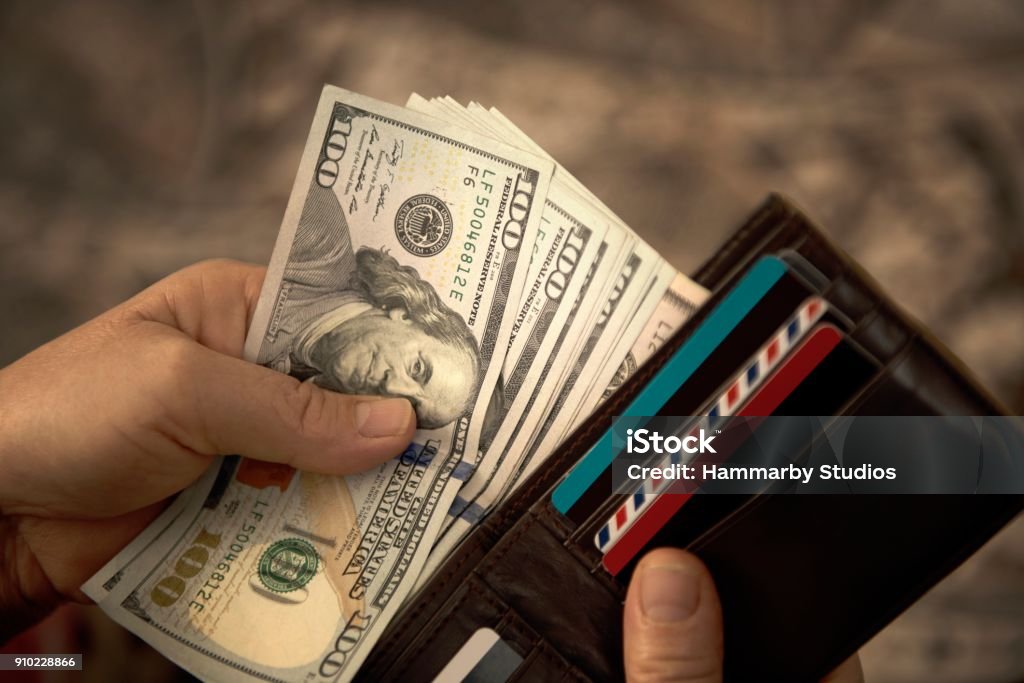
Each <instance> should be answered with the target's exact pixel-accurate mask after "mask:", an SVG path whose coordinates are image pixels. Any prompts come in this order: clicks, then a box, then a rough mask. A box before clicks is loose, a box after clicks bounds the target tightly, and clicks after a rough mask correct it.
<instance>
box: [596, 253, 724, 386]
mask: <svg viewBox="0 0 1024 683" xmlns="http://www.w3.org/2000/svg"><path fill="white" fill-rule="evenodd" d="M707 298H708V291H707V290H706V289H704V288H703V287H701V286H700V285H698V284H697V283H695V282H694V281H693V280H691V279H690V278H688V277H686V276H685V275H683V274H681V273H679V274H677V275H676V277H675V278H674V279H673V280H672V284H670V285H669V287H668V289H667V290H665V294H664V296H662V297H661V301H659V302H658V306H657V308H655V309H654V313H653V314H652V315H651V317H650V318H649V319H648V320H647V323H646V324H645V325H644V327H643V330H641V332H640V335H639V336H638V337H637V338H636V341H635V342H633V346H632V348H630V350H629V353H627V354H626V357H625V358H624V359H623V360H622V362H621V363H620V364H619V367H618V368H617V369H616V371H615V374H614V375H613V376H612V378H611V380H610V381H609V382H608V384H607V386H606V387H605V388H604V390H603V391H602V392H601V396H600V397H599V398H597V399H596V401H595V402H596V404H597V405H600V404H601V403H603V402H604V401H606V400H607V399H608V398H610V397H611V395H612V394H614V393H615V392H616V391H617V390H618V389H619V387H621V386H622V385H623V384H625V383H626V380H628V379H629V378H630V377H631V376H632V375H633V374H634V373H635V372H636V371H637V370H638V369H639V368H640V367H641V366H642V365H643V364H644V363H646V362H647V359H648V358H650V357H651V356H653V355H654V353H655V352H656V351H657V350H658V349H660V348H661V347H662V345H663V344H664V343H665V342H666V341H668V338H669V337H671V336H672V335H673V334H675V333H676V332H677V331H679V328H681V327H682V326H683V323H685V322H686V321H687V320H688V319H689V318H690V316H691V315H693V314H694V312H695V311H696V310H697V309H698V308H699V307H700V306H701V305H703V304H704V302H705V301H706V300H707Z"/></svg>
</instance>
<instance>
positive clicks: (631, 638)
mask: <svg viewBox="0 0 1024 683" xmlns="http://www.w3.org/2000/svg"><path fill="white" fill-rule="evenodd" d="M623 627H624V646H625V652H624V656H625V663H626V680H627V681H629V683H648V682H649V681H679V682H682V681H686V682H688V683H698V682H699V683H711V682H712V681H721V680H722V610H721V607H720V605H719V603H718V593H717V592H716V591H715V584H714V582H713V581H712V580H711V575H710V574H709V573H708V570H707V569H706V568H705V567H704V564H703V563H702V562H701V561H700V560H698V559H697V558H696V557H694V556H693V555H691V554H689V553H686V552H683V551H682V550H676V549H670V548H661V549H658V550H654V551H652V552H651V553H649V554H648V555H647V556H646V557H644V558H643V560H641V561H640V564H639V565H638V566H637V568H636V571H635V572H634V574H633V580H632V581H631V582H630V585H629V592H628V594H627V596H626V611H625V616H624V623H623Z"/></svg>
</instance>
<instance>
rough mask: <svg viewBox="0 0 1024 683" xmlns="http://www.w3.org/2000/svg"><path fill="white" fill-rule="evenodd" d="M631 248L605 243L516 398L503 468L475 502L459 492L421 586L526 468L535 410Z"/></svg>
mask: <svg viewBox="0 0 1024 683" xmlns="http://www.w3.org/2000/svg"><path fill="white" fill-rule="evenodd" d="M629 244H631V242H630V241H629V238H628V236H627V235H626V234H625V233H622V232H611V233H609V234H607V235H606V236H605V239H604V240H603V241H602V242H601V244H600V246H599V248H598V253H597V258H596V259H595V260H594V262H593V264H591V266H590V269H589V270H588V271H587V273H586V276H585V277H584V279H583V282H582V284H581V287H580V290H579V292H578V293H577V295H576V297H575V300H574V302H573V306H572V308H571V309H570V310H569V314H568V316H567V317H566V321H565V323H564V324H563V326H562V328H561V329H560V330H559V331H558V335H557V336H556V337H555V338H554V339H553V344H552V345H551V349H550V352H549V353H547V354H546V357H545V360H544V364H543V366H542V367H541V368H540V373H539V375H538V377H537V384H538V387H537V388H536V389H535V390H534V391H533V392H531V393H530V394H529V395H526V394H525V393H523V394H520V395H519V396H518V397H517V398H518V400H519V401H524V402H525V405H524V406H523V409H522V411H521V417H520V419H519V420H518V421H517V422H516V423H515V424H512V423H509V426H508V427H506V428H510V434H509V436H508V441H507V445H506V446H505V449H504V451H505V453H504V454H505V456H506V457H505V458H504V459H503V460H502V461H501V462H500V463H498V465H497V469H496V471H495V472H494V474H493V476H492V477H491V478H490V481H489V482H488V483H487V485H486V486H485V487H484V489H483V490H482V491H481V492H479V493H478V494H477V495H476V496H475V498H473V499H472V500H467V499H465V498H463V497H462V496H463V494H464V492H463V491H462V490H460V492H459V493H460V495H459V497H457V498H456V503H455V504H453V505H452V507H451V508H450V510H449V514H450V515H452V517H451V524H450V526H449V527H448V528H446V529H445V533H444V534H443V535H442V536H441V537H440V538H439V539H438V541H437V542H436V543H435V545H434V548H433V549H432V550H431V553H430V557H429V558H428V560H427V565H426V567H425V568H424V570H423V574H422V576H421V579H420V584H423V583H426V580H427V579H428V578H429V576H430V575H431V574H432V573H433V571H434V570H435V569H437V567H439V566H440V564H441V563H442V562H443V561H444V559H445V558H446V557H447V556H448V555H449V554H450V552H451V551H452V550H453V549H454V548H455V546H456V545H458V542H459V541H460V540H461V539H462V538H463V536H465V535H466V534H467V533H469V531H471V530H472V528H473V527H474V526H475V525H476V524H477V523H478V522H479V521H480V519H481V518H482V517H483V515H484V513H485V512H486V511H487V510H488V509H490V508H491V507H492V506H493V505H494V504H495V503H496V502H497V501H498V499H499V496H500V494H501V493H502V492H503V491H504V490H505V489H506V487H507V485H508V481H510V480H511V479H513V478H514V477H515V476H516V474H517V472H518V471H519V470H520V468H521V467H522V465H521V459H522V457H523V455H524V451H525V446H527V445H528V444H529V442H530V439H529V437H530V436H532V435H533V433H534V431H535V429H536V426H537V422H538V421H539V419H541V418H542V417H543V414H544V413H543V411H542V410H540V409H538V410H536V411H534V406H535V405H539V406H543V405H544V404H546V403H547V401H548V399H549V397H550V396H551V395H552V394H554V393H555V392H556V391H557V388H558V383H557V380H558V379H559V378H560V377H561V374H562V373H561V372H560V370H561V367H560V361H561V359H563V358H566V357H568V355H570V354H569V352H571V349H572V346H573V345H572V344H571V340H572V339H574V338H576V336H578V335H580V334H583V333H584V331H585V330H586V328H587V326H588V324H587V323H588V320H587V318H586V311H587V310H588V306H587V302H588V301H590V300H592V299H593V298H594V289H596V288H597V286H596V284H595V283H600V282H604V281H605V280H608V279H610V278H611V277H613V276H614V274H615V273H616V272H617V270H618V268H617V260H616V258H615V255H616V254H618V253H620V252H621V251H623V249H624V248H627V250H628V245H629ZM504 426H505V425H503V427H504ZM460 499H461V500H460Z"/></svg>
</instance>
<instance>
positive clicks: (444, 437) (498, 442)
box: [83, 87, 706, 680]
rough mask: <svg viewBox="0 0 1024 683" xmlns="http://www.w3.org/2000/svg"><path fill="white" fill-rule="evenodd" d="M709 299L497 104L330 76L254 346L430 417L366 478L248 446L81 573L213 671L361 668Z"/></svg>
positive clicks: (159, 643) (314, 376) (340, 385)
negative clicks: (395, 95) (460, 546)
mask: <svg viewBox="0 0 1024 683" xmlns="http://www.w3.org/2000/svg"><path fill="white" fill-rule="evenodd" d="M705 297H706V292H705V291H704V290H703V289H702V288H701V287H699V286H697V285H696V284H694V283H693V282H691V281H690V280H688V279H687V278H685V277H683V276H681V275H680V274H678V273H677V272H676V270H675V269H674V268H672V267H671V266H669V265H668V264H667V263H666V262H665V261H664V259H662V258H661V257H660V256H659V255H658V254H657V253H656V252H655V251H654V249H652V248H651V247H650V246H649V245H647V244H646V243H644V242H643V240H641V239H640V238H639V237H638V236H637V235H636V233H634V232H633V231H632V230H631V229H630V228H629V227H628V226H626V225H625V223H623V222H622V220H621V219H620V218H618V217H617V216H615V214H614V213H613V212H612V211H611V210H610V209H608V207H606V206H605V205H604V204H603V203H601V202H600V200H598V199H597V198H596V197H594V196H593V195H592V194H591V193H590V192H589V191H588V190H587V189H586V188H585V187H583V185H582V184H581V183H580V182H579V181H578V180H576V179H575V178H574V177H573V176H572V175H570V174H569V173H568V172H567V171H565V169H563V168H562V167H561V166H559V165H558V164H557V163H555V162H554V161H553V160H552V159H550V157H548V155H547V154H546V153H545V152H544V151H543V150H542V149H540V148H539V147H538V146H537V145H536V143H534V142H533V141H532V140H530V139H529V138H528V137H526V135H525V134H524V133H523V132H522V131H520V130H519V129H517V128H516V127H515V126H514V125H513V124H512V123H511V122H510V121H508V120H507V119H506V118H504V117H503V116H502V115H501V114H500V112H497V111H489V110H485V109H483V108H482V107H479V106H477V105H471V106H470V107H468V108H463V107H461V106H460V105H458V104H457V103H455V102H454V101H450V100H447V99H444V100H432V101H427V100H423V98H418V97H416V96H414V97H413V98H412V99H411V100H410V104H409V108H400V107H394V106H391V105H388V104H384V103H381V102H377V101H375V100H372V99H369V98H366V97H362V96H360V95H356V94H354V93H350V92H347V91H344V90H340V89H337V88H332V87H327V88H325V89H324V93H323V96H322V98H321V101H320V104H319V106H318V108H317V112H316V115H315V117H314V121H313V126H312V128H311V131H310V135H309V139H308V141H307V143H306V148H305V151H304V153H303V157H302V161H301V163H300V165H299V172H298V175H297V177H296V181H295V185H294V188H293V190H292V195H291V199H290V201H289V204H288V208H287V210H286V212H285V217H284V221H283V223H282V227H281V231H280V234H279V236H278V241H277V244H276V246H275V249H274V254H273V256H272V258H271V260H270V266H269V268H268V271H267V276H266V279H265V281H264V283H263V286H262V290H261V292H260V294H259V300H258V302H257V304H256V306H255V311H254V312H253V315H252V320H251V322H250V324H249V332H248V335H247V336H246V340H245V345H244V352H243V356H244V358H245V359H246V360H248V361H252V362H255V363H257V364H259V365H262V366H265V368H270V369H272V370H276V371H278V372H280V373H281V377H282V378H283V377H284V376H285V375H289V376H291V378H293V379H292V380H291V381H293V382H294V381H300V382H302V384H301V386H302V387H308V388H307V389H304V391H312V390H313V388H314V387H319V388H322V389H328V390H333V391H337V392H343V393H348V394H362V395H378V396H390V397H396V396H397V397H403V398H405V399H407V400H408V401H409V402H410V403H411V404H412V407H413V409H414V411H415V415H416V421H417V427H418V429H417V430H416V432H415V434H413V435H412V437H411V439H408V440H407V441H406V442H405V448H404V450H403V451H402V452H401V455H400V456H399V457H397V458H394V459H392V460H388V461H386V462H383V463H382V464H380V465H379V466H377V467H375V468H373V469H372V470H369V471H367V472H364V473H362V474H358V475H349V476H345V477H327V476H322V475H317V474H314V473H311V472H303V471H297V470H295V469H293V468H290V467H276V468H275V467H273V466H267V465H259V464H255V463H254V462H253V461H252V460H251V459H249V458H251V457H252V456H253V453H251V452H250V451H249V450H248V448H246V446H248V445H249V444H241V445H238V446H237V451H238V452H239V453H241V454H242V455H244V456H249V458H244V459H241V460H240V459H239V457H237V456H233V457H227V458H224V459H221V460H218V461H216V462H215V463H213V464H212V465H211V466H210V468H209V469H208V470H206V472H205V473H204V474H203V475H202V477H201V478H200V479H199V481H198V482H197V483H196V484H195V485H193V486H191V487H190V488H189V489H188V490H187V491H185V492H184V493H183V494H182V495H180V496H179V497H178V498H176V499H175V501H174V502H173V503H172V504H171V505H170V506H169V507H167V508H166V509H165V510H164V511H163V512H162V513H161V514H160V516H159V517H158V518H156V519H155V520H154V521H153V522H152V523H151V524H150V525H149V526H147V527H146V529H145V530H144V531H143V532H142V533H141V534H139V535H138V536H137V537H136V538H135V539H134V540H133V541H132V542H131V543H130V544H129V545H128V546H126V547H125V548H123V549H122V550H121V552H119V553H118V554H117V555H116V556H115V557H114V558H113V559H112V560H111V561H110V562H108V563H107V564H106V565H104V566H103V568H101V569H100V570H99V571H98V572H97V573H96V574H95V575H94V576H93V577H92V578H91V579H90V580H89V581H88V582H87V583H86V584H85V585H84V586H83V591H84V592H85V593H86V594H87V595H88V596H89V597H92V598H93V599H95V600H96V601H97V602H99V603H100V605H101V607H103V609H104V610H105V611H106V612H107V613H108V614H109V615H110V616H112V617H113V618H114V619H115V620H117V621H118V622H119V623H121V624H122V625H124V626H126V627H127V628H129V629H130V630H132V631H134V632H136V633H137V634H139V635H140V636H141V637H142V638H143V639H145V640H146V641H147V642H149V643H151V644H153V645H154V646H155V647H157V648H158V649H159V650H160V651H161V652H163V653H164V654H166V655H167V656H168V657H170V658H171V659H173V660H174V661H175V662H177V663H178V664H180V665H181V666H183V667H185V668H186V669H188V670H189V671H191V672H192V673H194V674H195V675H197V676H199V677H201V678H207V679H213V680H248V679H250V678H252V677H253V676H255V677H257V678H262V679H265V680H298V679H312V678H316V679H317V680H320V679H323V680H349V679H351V678H352V677H353V676H354V675H355V673H356V671H357V670H358V668H359V666H360V664H361V663H362V662H363V660H365V658H366V657H367V655H368V654H369V651H370V650H371V649H372V648H373V646H374V644H375V643H376V642H377V640H378V639H379V638H380V636H381V635H382V633H383V632H384V630H385V628H386V627H387V625H388V623H389V622H390V621H391V619H392V618H393V617H394V616H395V614H396V613H397V611H398V610H399V608H400V607H401V606H402V604H403V603H404V602H405V601H406V600H407V599H408V598H409V596H410V595H412V594H413V593H414V591H415V589H416V587H417V586H418V585H420V584H421V583H422V582H423V581H425V580H426V579H427V578H429V576H430V575H431V574H432V572H434V571H435V570H436V568H437V567H438V566H440V564H441V563H443V562H444V560H445V558H446V557H447V556H448V554H449V552H450V551H451V549H452V548H454V547H455V545H456V544H457V543H458V542H459V541H460V539H461V538H463V537H464V536H465V535H466V534H467V533H469V532H470V531H471V530H472V529H473V528H474V527H475V526H476V525H477V524H478V523H479V522H480V520H481V519H482V518H483V517H484V516H485V515H486V514H487V513H488V512H489V511H491V510H492V509H494V508H496V507H497V506H498V505H499V504H500V503H501V501H502V500H503V499H504V498H505V497H506V496H507V495H508V494H509V493H510V492H511V491H513V490H514V489H515V488H516V487H517V486H518V485H519V484H520V483H521V482H522V481H524V480H525V479H526V478H527V477H528V476H529V474H530V473H531V472H533V471H534V470H535V469H537V468H538V467H542V466H543V464H544V462H545V460H546V459H547V458H548V456H549V455H550V454H551V453H552V452H553V451H554V449H555V448H556V447H557V446H558V444H559V443H560V441H561V440H562V439H563V438H564V437H565V436H566V435H567V434H568V433H569V432H571V431H572V429H573V428H574V427H575V426H576V425H578V424H580V422H582V421H583V420H585V419H586V417H587V415H589V414H590V412H591V411H592V410H593V409H594V408H595V407H596V406H597V405H599V404H600V403H601V402H602V401H604V400H605V399H606V398H607V397H608V396H609V395H610V394H611V393H612V392H614V391H615V389H616V388H617V387H618V386H620V385H621V384H622V382H623V381H625V378H626V377H628V376H629V375H630V374H632V373H633V372H635V371H636V370H637V368H638V366H639V364H642V363H643V362H644V360H645V359H646V358H647V357H649V356H650V355H651V354H652V353H653V352H654V351H655V350H656V349H657V348H658V347H659V346H660V344H661V343H662V342H663V341H664V340H665V339H667V338H668V337H669V336H670V335H671V334H672V333H673V332H674V331H675V330H677V329H678V328H679V326H680V325H681V324H682V323H683V322H684V321H685V319H686V318H687V317H688V316H689V315H690V314H691V313H692V311H693V310H695V309H696V307H697V306H698V305H699V304H700V303H701V302H702V301H703V300H704V298H705ZM236 349H237V347H236ZM282 381H283V380H282ZM254 391H255V390H254ZM259 391H261V392H262V393H264V394H269V395H273V394H276V393H279V392H281V391H284V390H283V388H282V387H280V386H274V385H273V383H272V382H269V381H268V382H267V384H266V386H264V387H262V388H261V389H260V390H259ZM286 393H287V392H286ZM316 395H317V396H322V394H319V393H318V394H316ZM272 400H273V399H272ZM314 412H315V411H314ZM250 417H251V418H252V419H253V420H255V421H257V422H258V421H259V419H260V416H258V415H252V416H250ZM258 434H259V430H258V429H255V428H254V433H253V437H254V438H257V436H258ZM258 440H259V441H260V444H259V445H258V446H253V447H255V448H257V451H256V453H255V455H256V456H257V457H258V456H259V455H260V453H262V452H264V451H266V450H274V451H275V452H276V453H277V455H276V456H273V457H269V456H264V457H269V459H272V460H275V461H277V462H283V463H289V464H292V465H297V466H300V467H299V469H300V470H301V469H302V468H301V465H302V457H300V455H297V454H295V453H290V452H289V451H291V450H294V448H293V447H292V445H291V444H288V443H281V442H275V443H272V442H267V440H266V439H265V438H258ZM227 445H229V444H220V446H221V447H222V448H221V450H220V451H219V452H221V453H227V452H230V450H224V449H223V447H224V446H227ZM230 445H231V446H232V447H233V448H236V446H235V444H230ZM346 446H347V444H344V443H342V444H332V446H331V448H332V449H333V450H331V452H337V449H339V448H340V449H342V450H344V449H345V448H346ZM356 447H357V449H358V444H356ZM259 448H262V449H264V451H260V450H258V449H259ZM325 448H326V445H325ZM193 474H195V472H193ZM271 634H273V635H271Z"/></svg>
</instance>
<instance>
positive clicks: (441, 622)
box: [382, 577, 540, 681]
mask: <svg viewBox="0 0 1024 683" xmlns="http://www.w3.org/2000/svg"><path fill="white" fill-rule="evenodd" d="M481 628H490V629H494V631H496V632H497V633H498V635H499V636H501V638H502V640H503V641H504V642H505V643H506V644H507V645H508V646H509V647H510V648H511V649H512V650H513V651H515V652H516V653H517V654H518V655H519V656H521V657H523V658H524V659H525V658H526V657H527V656H528V655H529V654H530V652H531V651H532V650H533V648H534V647H535V646H536V644H537V643H538V642H539V641H540V636H539V635H538V634H537V632H536V631H534V630H533V629H532V628H530V626H529V625H528V624H527V623H526V622H525V621H523V619H521V618H520V617H519V616H518V615H516V614H515V612H514V611H513V610H512V609H511V608H510V607H509V605H508V604H507V603H505V601H503V600H502V599H501V598H500V597H499V596H498V595H497V594H495V593H494V591H493V590H491V589H490V587H488V586H487V585H486V584H485V583H484V582H483V581H481V580H480V579H479V578H477V577H470V579H469V580H468V581H466V582H464V583H463V584H462V585H461V586H460V587H459V588H458V589H457V590H456V591H455V592H454V593H453V594H452V596H451V597H450V598H449V599H448V600H447V601H446V602H445V603H444V604H443V605H441V607H440V609H439V610H438V612H437V614H436V615H435V616H434V617H433V618H432V619H431V620H430V621H429V622H428V624H427V626H426V628H424V629H423V630H422V631H421V632H420V633H418V634H416V636H415V637H414V638H413V640H412V641H411V642H410V643H409V645H408V646H407V647H406V648H405V649H404V650H403V651H402V652H401V653H396V655H397V656H396V657H394V663H393V665H392V666H391V667H390V668H389V669H388V670H387V672H386V673H385V674H384V675H383V676H382V678H383V679H386V680H402V681H406V680H408V681H419V680H424V681H430V680H432V679H433V677H434V676H435V675H436V674H437V673H438V672H439V671H441V670H442V669H443V668H444V667H445V666H446V665H447V664H448V662H449V661H451V660H452V658H453V657H455V656H456V655H457V653H458V652H459V650H460V648H462V646H463V645H464V644H465V643H466V642H467V641H468V640H469V638H471V637H472V636H473V634H474V633H476V632H477V631H478V630H479V629H481Z"/></svg>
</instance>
